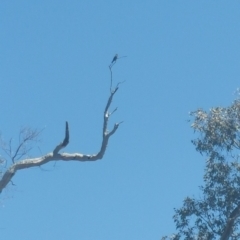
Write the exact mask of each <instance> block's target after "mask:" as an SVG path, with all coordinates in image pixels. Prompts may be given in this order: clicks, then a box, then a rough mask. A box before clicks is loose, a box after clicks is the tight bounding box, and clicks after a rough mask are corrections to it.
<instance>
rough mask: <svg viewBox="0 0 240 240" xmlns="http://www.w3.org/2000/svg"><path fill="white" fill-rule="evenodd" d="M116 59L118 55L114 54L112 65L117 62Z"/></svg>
mask: <svg viewBox="0 0 240 240" xmlns="http://www.w3.org/2000/svg"><path fill="white" fill-rule="evenodd" d="M117 58H118V55H117V54H116V55H115V56H114V58H113V60H112V63H114V62H116V61H117Z"/></svg>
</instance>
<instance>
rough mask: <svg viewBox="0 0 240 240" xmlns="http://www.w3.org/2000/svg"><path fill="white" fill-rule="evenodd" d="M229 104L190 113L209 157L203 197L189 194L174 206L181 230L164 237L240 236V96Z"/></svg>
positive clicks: (198, 144)
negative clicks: (189, 195) (198, 197)
mask: <svg viewBox="0 0 240 240" xmlns="http://www.w3.org/2000/svg"><path fill="white" fill-rule="evenodd" d="M237 93H238V95H237V97H236V99H235V100H234V102H233V103H232V104H231V105H230V106H228V107H214V108H211V109H210V110H209V111H204V110H203V109H198V110H196V111H193V112H191V113H190V115H191V116H192V117H193V122H192V125H191V127H192V128H193V130H194V132H196V133H198V137H197V138H196V139H194V140H192V143H193V145H194V146H195V148H196V150H197V151H198V152H200V153H201V154H202V155H204V156H205V157H206V166H205V172H204V176H203V180H204V184H203V185H202V186H200V191H201V198H200V199H197V198H195V197H186V198H185V199H184V201H183V206H182V207H181V208H179V209H174V210H175V214H174V216H173V219H174V222H175V225H176V229H177V233H175V234H172V235H171V236H168V237H167V236H165V237H163V238H162V239H173V240H178V239H202V240H205V239H221V240H227V239H232V240H237V239H239V238H240V230H239V226H240V219H239V216H240V164H239V149H240V132H239V130H240V97H239V90H238V91H237Z"/></svg>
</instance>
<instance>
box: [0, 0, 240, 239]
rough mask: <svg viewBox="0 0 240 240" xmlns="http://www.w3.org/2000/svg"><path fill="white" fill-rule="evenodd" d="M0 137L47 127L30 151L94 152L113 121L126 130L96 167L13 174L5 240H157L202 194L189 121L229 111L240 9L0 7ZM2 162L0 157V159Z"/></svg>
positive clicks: (54, 165)
mask: <svg viewBox="0 0 240 240" xmlns="http://www.w3.org/2000/svg"><path fill="white" fill-rule="evenodd" d="M0 32H1V36H0V49H1V54H0V66H1V67H0V69H1V71H0V101H1V103H2V104H1V118H0V126H1V128H0V130H1V134H2V136H3V137H4V139H6V140H7V139H9V138H11V137H13V139H14V143H15V144H17V139H18V132H19V129H20V128H21V127H22V126H29V127H32V128H38V129H44V131H43V132H42V134H41V141H40V142H38V143H37V144H36V147H35V148H34V150H33V151H32V152H31V156H33V157H38V156H41V155H43V154H46V153H49V152H51V151H53V149H54V147H55V146H56V145H57V144H58V143H59V142H60V141H62V139H63V136H64V124H65V121H66V120H67V121H68V122H69V125H70V143H69V145H68V146H67V147H66V149H64V152H69V153H73V152H81V153H89V154H92V153H96V152H97V151H98V150H99V147H100V143H101V130H102V120H103V110H104V107H105V104H106V100H107V98H108V96H109V85H110V73H109V70H108V65H109V63H110V61H111V60H112V58H113V56H114V55H115V53H118V54H119V56H127V57H126V58H122V59H119V60H118V62H117V64H116V65H115V66H114V68H113V74H114V75H113V77H114V83H115V84H116V83H117V82H119V81H125V83H124V84H122V85H121V86H120V89H119V91H118V92H117V95H116V97H115V98H114V101H113V103H112V108H111V109H114V108H115V107H118V111H117V112H115V113H114V115H113V116H112V118H111V119H110V122H109V128H111V127H112V126H113V124H114V123H115V122H118V121H122V120H123V121H124V123H123V124H122V125H121V126H120V128H119V129H118V131H117V132H116V134H115V135H114V136H112V138H111V139H110V143H109V145H108V149H107V152H106V155H105V156H104V158H103V159H102V160H101V161H97V162H86V163H80V162H60V161H59V162H51V163H49V164H47V165H44V166H42V167H41V168H32V169H26V170H22V171H19V172H18V173H17V174H16V175H15V176H14V178H13V183H14V184H15V186H12V185H11V184H10V185H9V186H8V187H7V188H6V189H5V191H3V193H2V194H1V206H0V214H1V216H2V217H1V221H0V226H1V228H0V231H1V237H2V239H8V240H15V239H24V240H32V239H34V240H40V239H41V240H42V239H60V240H64V239H73V240H75V239H84V240H93V239H94V240H95V239H103V240H113V239H114V240H120V239H121V240H122V239H126V240H128V239H129V240H132V239H138V240H141V239H142V240H143V239H160V238H161V236H163V235H167V234H171V233H172V232H174V230H175V226H174V223H173V220H172V215H173V213H174V211H173V208H177V207H180V206H181V204H182V201H183V199H184V198H185V197H186V196H196V197H198V196H200V191H199V189H198V186H199V185H201V184H202V174H203V168H204V157H202V156H201V155H200V154H199V153H197V152H196V151H195V149H194V146H193V145H192V144H191V139H193V138H195V137H196V135H194V133H193V131H192V129H191V128H190V123H189V122H188V121H187V120H188V119H189V115H188V113H189V112H190V111H193V110H196V109H197V108H200V107H201V108H204V109H209V108H211V107H215V106H227V105H229V104H230V103H231V102H232V101H233V99H234V92H235V90H236V89H237V88H238V87H239V76H240V68H239V63H240V48H239V42H240V2H239V1H230V2H229V1H140V2H139V1H131V0H130V1H108V0H107V1H104V2H103V1H102V2H101V1H76V0H75V1H74V0H73V1H62V0H59V1H51V0H48V1H44V0H42V1H24V0H23V1H14V0H13V1H1V3H0ZM1 154H2V155H3V153H1Z"/></svg>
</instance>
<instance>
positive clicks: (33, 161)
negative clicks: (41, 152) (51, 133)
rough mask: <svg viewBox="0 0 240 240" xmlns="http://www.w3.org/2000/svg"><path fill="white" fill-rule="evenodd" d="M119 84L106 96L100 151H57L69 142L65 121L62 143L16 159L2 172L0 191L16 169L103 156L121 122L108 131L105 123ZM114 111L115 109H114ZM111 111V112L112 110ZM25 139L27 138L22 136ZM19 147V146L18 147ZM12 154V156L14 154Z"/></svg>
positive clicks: (94, 159) (17, 152)
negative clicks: (28, 157) (44, 150)
mask: <svg viewBox="0 0 240 240" xmlns="http://www.w3.org/2000/svg"><path fill="white" fill-rule="evenodd" d="M119 84H120V83H118V84H117V87H116V88H115V89H114V90H113V91H111V93H110V96H109V98H108V101H107V104H106V107H105V109H104V118H103V130H102V131H103V132H102V144H101V148H100V151H99V152H98V153H97V154H92V155H89V154H81V153H59V151H60V150H61V149H62V148H64V147H66V146H67V145H68V143H69V128H68V122H66V128H65V138H64V140H63V142H62V143H60V144H59V145H57V146H56V147H55V149H54V150H53V152H51V153H48V154H46V155H45V156H41V157H38V158H30V159H24V160H21V161H18V162H16V163H13V164H12V166H10V167H9V168H8V169H7V171H6V172H5V173H4V174H3V177H2V179H1V180H0V193H1V192H2V190H3V189H4V188H5V187H6V186H7V184H8V183H9V182H10V181H11V179H12V177H13V176H14V175H15V174H16V172H17V171H18V170H21V169H26V168H30V167H39V166H41V165H43V164H46V163H48V162H50V161H60V160H61V161H79V162H85V161H96V160H100V159H102V158H103V156H104V153H105V151H106V149H107V145H108V140H109V138H110V137H111V136H112V135H113V134H114V133H115V132H116V131H117V129H118V127H119V125H120V124H121V123H122V122H120V123H115V125H114V127H113V129H112V130H111V131H110V132H108V130H107V125H108V119H109V117H110V114H109V112H108V111H109V107H110V105H111V103H112V99H113V97H114V95H115V93H116V92H117V90H118V88H119ZM114 111H116V109H115V110H114ZM114 111H113V112H114ZM24 139H26V141H27V140H28V138H24ZM26 141H25V142H26ZM19 149H21V146H20V147H19ZM18 154H19V150H18V149H17V150H16V152H15V155H16V156H17V155H18ZM15 155H14V156H15Z"/></svg>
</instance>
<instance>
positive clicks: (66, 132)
mask: <svg viewBox="0 0 240 240" xmlns="http://www.w3.org/2000/svg"><path fill="white" fill-rule="evenodd" d="M68 143H69V129H68V122H66V128H65V138H64V140H63V142H61V143H60V144H59V145H57V146H56V148H55V149H54V150H53V154H57V153H58V152H59V151H60V150H61V149H62V148H65V147H66V146H67V145H68Z"/></svg>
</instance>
